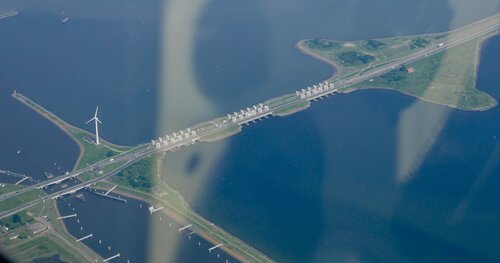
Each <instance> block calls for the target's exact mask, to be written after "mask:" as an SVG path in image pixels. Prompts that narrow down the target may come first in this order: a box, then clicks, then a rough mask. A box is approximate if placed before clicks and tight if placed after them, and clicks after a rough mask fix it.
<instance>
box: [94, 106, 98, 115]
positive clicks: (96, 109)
mask: <svg viewBox="0 0 500 263" xmlns="http://www.w3.org/2000/svg"><path fill="white" fill-rule="evenodd" d="M98 110H99V106H97V107H96V108H95V114H94V118H97V111H98Z"/></svg>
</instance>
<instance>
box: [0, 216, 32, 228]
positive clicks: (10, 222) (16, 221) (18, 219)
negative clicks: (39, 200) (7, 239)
mask: <svg viewBox="0 0 500 263" xmlns="http://www.w3.org/2000/svg"><path fill="white" fill-rule="evenodd" d="M30 222H33V217H32V216H30V215H28V214H27V213H26V212H25V211H23V212H19V213H17V214H14V215H11V216H9V217H6V218H3V219H1V220H0V225H2V226H5V227H8V228H9V230H12V229H16V228H18V227H20V226H22V225H24V224H26V223H30Z"/></svg>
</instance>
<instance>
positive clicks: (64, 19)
mask: <svg viewBox="0 0 500 263" xmlns="http://www.w3.org/2000/svg"><path fill="white" fill-rule="evenodd" d="M68 20H69V17H65V18H63V20H61V23H62V24H66V22H68Z"/></svg>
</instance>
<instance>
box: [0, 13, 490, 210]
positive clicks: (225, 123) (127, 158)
mask: <svg viewBox="0 0 500 263" xmlns="http://www.w3.org/2000/svg"><path fill="white" fill-rule="evenodd" d="M498 28H499V24H498V22H497V23H496V24H495V25H492V26H488V27H485V28H483V29H482V30H477V31H475V32H473V33H470V34H468V35H467V36H461V35H460V36H458V37H457V36H451V37H449V38H447V40H445V42H443V44H440V45H438V46H432V47H428V48H424V49H422V50H419V51H416V52H415V53H412V54H410V55H407V56H405V57H402V58H399V59H395V60H393V61H391V62H389V63H385V64H381V65H375V66H374V67H372V68H370V69H363V70H361V71H359V72H358V74H354V75H352V76H349V77H344V78H343V79H340V80H336V81H334V82H326V81H325V82H322V83H318V84H315V85H312V87H307V88H304V89H301V90H298V91H295V92H294V93H293V94H287V95H284V96H282V97H280V98H285V97H286V99H283V100H282V101H277V100H276V99H273V100H268V101H265V102H261V103H258V104H256V105H253V106H251V107H247V108H244V109H241V110H240V111H237V112H233V113H229V114H227V115H226V116H225V117H221V118H217V119H215V120H212V121H210V122H206V123H204V124H203V125H201V124H198V125H195V126H193V127H190V128H187V129H184V130H180V131H178V132H174V133H172V134H168V135H165V136H163V137H160V138H158V139H155V140H151V142H150V143H147V144H141V145H138V146H136V147H135V148H133V149H131V150H129V151H127V152H124V153H121V154H119V155H117V156H114V157H113V158H108V159H104V160H101V161H99V162H96V163H94V164H92V165H89V166H87V167H85V168H82V169H79V170H76V171H73V172H71V173H67V174H65V175H61V176H58V177H55V178H52V179H49V180H46V181H44V182H40V183H37V184H35V185H31V186H28V187H25V188H23V189H20V190H19V191H16V192H11V193H7V194H4V195H2V196H0V201H1V200H5V199H7V198H11V197H14V196H17V195H20V194H22V193H26V192H28V191H31V190H33V189H43V188H46V187H48V186H51V185H54V184H58V183H61V182H63V181H65V180H68V179H70V178H75V177H78V175H80V174H82V173H85V172H88V171H92V170H93V169H103V168H104V167H106V166H108V165H111V164H116V163H120V162H123V163H122V164H120V165H119V166H118V167H117V168H115V169H113V170H111V171H109V172H106V173H103V174H102V175H99V176H96V177H94V178H93V179H91V180H88V181H85V182H81V183H78V184H76V185H73V186H71V187H68V188H66V189H63V190H59V191H57V192H54V193H51V194H49V195H46V196H44V197H40V199H37V200H34V201H31V202H27V203H24V204H21V205H20V206H18V207H16V208H13V209H10V210H7V211H3V212H1V213H0V219H1V218H4V217H6V216H9V215H12V214H14V213H17V212H19V211H21V210H24V209H26V208H28V207H31V206H33V205H35V204H37V203H38V202H43V201H45V200H47V199H56V198H59V197H61V196H64V195H67V194H71V193H74V192H76V191H78V190H80V189H83V188H87V187H89V186H91V185H93V184H95V183H97V182H99V181H101V180H104V179H106V178H107V177H109V176H112V175H114V174H116V173H118V172H119V171H121V170H122V169H124V168H126V167H128V166H129V165H131V164H133V163H135V162H137V161H139V160H141V159H144V158H147V157H149V156H151V155H153V154H156V153H159V152H169V151H175V150H177V149H180V148H181V147H189V146H191V145H194V144H196V143H197V142H199V141H203V138H206V137H209V136H213V135H216V134H218V133H221V132H224V131H226V130H227V129H228V128H229V127H239V128H241V127H242V126H243V125H249V124H251V123H253V122H255V121H256V120H260V119H263V118H268V117H270V116H275V115H276V113H277V112H280V111H282V110H283V109H287V108H290V107H293V106H294V105H298V104H300V103H307V104H309V103H310V102H312V101H316V100H317V99H320V98H323V97H327V96H330V95H335V94H337V93H339V90H341V89H342V88H346V87H348V86H351V85H353V84H355V83H359V82H362V81H365V80H369V79H371V78H373V77H376V76H379V75H382V74H385V73H387V72H389V71H391V70H393V69H395V68H397V67H399V66H401V65H403V64H408V63H412V62H415V61H417V60H419V59H422V58H424V57H427V56H430V55H433V54H436V53H439V52H442V51H444V50H447V49H449V48H452V47H455V46H457V45H460V44H462V43H465V42H467V41H469V40H472V39H474V38H477V37H480V36H483V35H485V34H488V33H492V32H494V31H497V30H498ZM278 99H279V98H278ZM278 115H279V114H278Z"/></svg>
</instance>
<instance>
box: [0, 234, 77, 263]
mask: <svg viewBox="0 0 500 263" xmlns="http://www.w3.org/2000/svg"><path fill="white" fill-rule="evenodd" d="M4 252H6V254H8V255H9V256H11V257H12V259H15V260H16V261H18V262H30V261H34V260H36V259H39V260H40V261H41V262H42V259H51V260H54V259H56V260H57V261H49V262H61V261H62V262H87V261H86V260H85V258H83V257H81V256H77V255H78V252H76V251H74V250H73V249H72V248H71V247H70V246H68V245H66V244H65V243H64V242H62V241H61V240H59V239H58V238H57V237H56V236H54V235H51V234H49V235H44V236H40V237H36V238H33V239H31V240H29V241H27V242H24V243H22V244H18V245H16V246H11V247H6V248H4ZM34 262H36V261H34ZM43 262H46V261H43Z"/></svg>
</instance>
